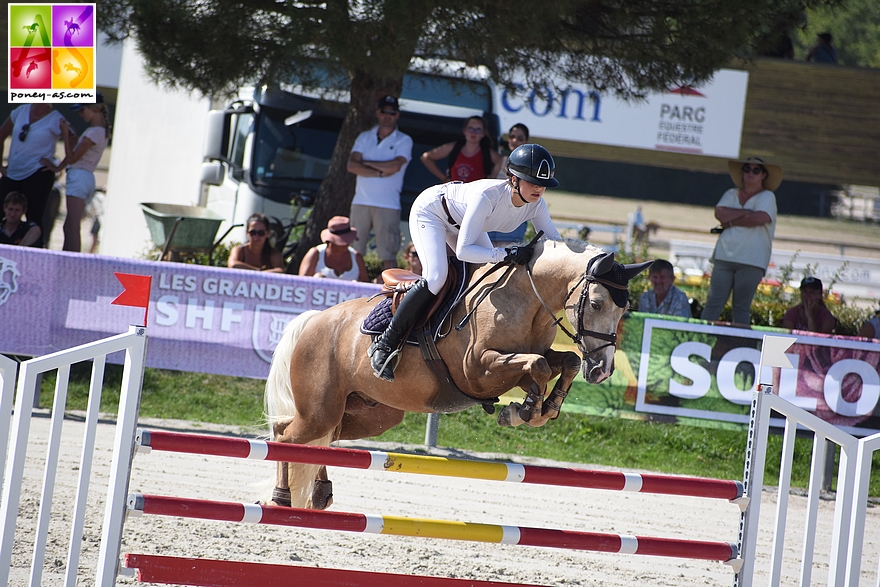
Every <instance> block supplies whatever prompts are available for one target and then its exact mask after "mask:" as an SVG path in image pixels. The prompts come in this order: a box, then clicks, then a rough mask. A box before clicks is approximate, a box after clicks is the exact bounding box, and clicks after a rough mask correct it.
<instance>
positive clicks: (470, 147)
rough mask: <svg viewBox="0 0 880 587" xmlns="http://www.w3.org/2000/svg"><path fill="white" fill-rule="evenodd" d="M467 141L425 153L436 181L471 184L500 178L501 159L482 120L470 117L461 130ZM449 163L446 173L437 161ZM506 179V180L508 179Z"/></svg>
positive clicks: (423, 161)
mask: <svg viewBox="0 0 880 587" xmlns="http://www.w3.org/2000/svg"><path fill="white" fill-rule="evenodd" d="M462 132H463V133H464V138H461V139H459V140H457V141H453V142H451V143H445V144H443V145H440V146H439V147H434V148H433V149H431V150H430V151H425V152H424V153H422V156H421V160H422V163H424V165H425V167H427V168H428V171H430V172H431V173H432V174H434V177H436V178H437V179H439V180H440V181H442V182H447V181H450V180H451V181H460V182H463V183H468V182H470V181H476V180H478V179H486V178H489V177H497V176H498V172H499V170H500V169H501V155H499V154H498V152H497V151H496V150H495V149H493V148H492V140H491V139H490V138H489V136H488V134H487V133H486V121H485V120H483V117H482V116H471V117H470V118H468V119H467V120H466V121H465V123H464V128H462ZM441 159H446V160H447V165H446V169H445V170H441V169H440V167H438V166H437V163H436V162H437V161H440V160H441ZM505 177H506V176H505Z"/></svg>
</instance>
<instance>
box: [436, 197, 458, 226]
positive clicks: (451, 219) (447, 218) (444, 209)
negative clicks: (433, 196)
mask: <svg viewBox="0 0 880 587" xmlns="http://www.w3.org/2000/svg"><path fill="white" fill-rule="evenodd" d="M440 203H441V204H443V211H444V212H446V220H447V221H448V222H449V224H451V225H452V226H454V227H455V228H458V229H459V230H460V229H461V226H459V225H458V223H456V222H455V220H453V218H452V214H450V213H449V206H447V205H446V196H440Z"/></svg>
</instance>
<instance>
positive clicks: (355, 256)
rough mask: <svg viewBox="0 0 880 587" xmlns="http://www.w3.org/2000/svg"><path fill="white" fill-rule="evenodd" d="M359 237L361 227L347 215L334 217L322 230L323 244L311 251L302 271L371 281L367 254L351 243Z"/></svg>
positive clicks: (300, 272) (313, 275) (304, 259)
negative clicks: (363, 254)
mask: <svg viewBox="0 0 880 587" xmlns="http://www.w3.org/2000/svg"><path fill="white" fill-rule="evenodd" d="M356 240H358V236H357V229H356V228H353V227H352V226H351V222H349V219H348V218H347V217H345V216H334V217H333V218H331V219H330V220H329V221H328V222H327V228H325V229H324V230H322V231H321V241H323V242H322V244H320V245H317V246H314V247H312V248H311V249H309V250H308V252H307V253H306V255H305V257H303V260H302V263H300V265H299V274H300V275H304V276H307V277H328V278H330V279H344V280H347V281H367V280H368V277H367V265H366V263H364V258H363V256H362V255H361V254H360V253H359V252H357V251H356V250H354V248H353V247H350V246H349V245H350V244H351V243H353V242H354V241H356Z"/></svg>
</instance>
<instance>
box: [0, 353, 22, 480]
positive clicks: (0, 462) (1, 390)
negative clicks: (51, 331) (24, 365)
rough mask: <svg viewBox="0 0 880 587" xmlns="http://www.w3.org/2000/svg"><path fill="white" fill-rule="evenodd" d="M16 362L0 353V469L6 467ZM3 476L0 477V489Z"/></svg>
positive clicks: (16, 370)
mask: <svg viewBox="0 0 880 587" xmlns="http://www.w3.org/2000/svg"><path fill="white" fill-rule="evenodd" d="M16 373H18V363H17V362H15V361H13V360H12V359H10V358H9V357H7V356H5V355H0V383H2V385H0V430H3V431H4V432H0V471H3V470H5V469H6V448H7V446H8V443H9V433H8V432H9V424H10V422H11V421H12V400H13V398H14V397H15V375H16ZM2 490H3V478H2V477H0V491H2Z"/></svg>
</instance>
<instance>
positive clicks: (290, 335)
mask: <svg viewBox="0 0 880 587" xmlns="http://www.w3.org/2000/svg"><path fill="white" fill-rule="evenodd" d="M318 313H319V312H318V311H317V310H309V311H307V312H303V313H302V314H300V315H299V316H297V317H296V318H294V319H293V320H291V321H290V322H289V323H288V324H287V326H285V327H284V332H283V333H282V335H281V342H279V343H278V346H277V347H275V352H274V354H273V355H272V367H271V368H270V369H269V377H268V379H266V393H265V396H264V405H263V407H264V409H265V410H266V420H267V422H268V424H269V437H270V438H272V425H273V424H275V422H281V421H283V420H289V419H291V418H293V417H294V416H296V404H295V403H294V401H293V388H292V387H291V385H290V359H291V357H292V356H293V349H294V347H295V346H296V340H297V339H298V338H299V335H300V334H302V331H303V328H305V327H306V324H307V323H308V322H309V320H311V319H312V317H313V316H315V315H316V314H318ZM273 440H274V438H273Z"/></svg>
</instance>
